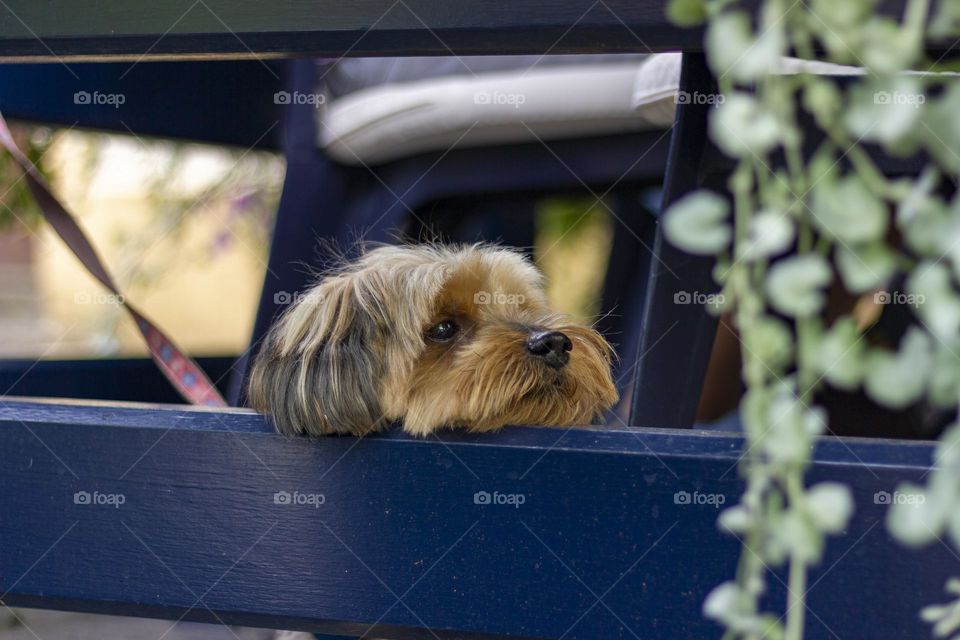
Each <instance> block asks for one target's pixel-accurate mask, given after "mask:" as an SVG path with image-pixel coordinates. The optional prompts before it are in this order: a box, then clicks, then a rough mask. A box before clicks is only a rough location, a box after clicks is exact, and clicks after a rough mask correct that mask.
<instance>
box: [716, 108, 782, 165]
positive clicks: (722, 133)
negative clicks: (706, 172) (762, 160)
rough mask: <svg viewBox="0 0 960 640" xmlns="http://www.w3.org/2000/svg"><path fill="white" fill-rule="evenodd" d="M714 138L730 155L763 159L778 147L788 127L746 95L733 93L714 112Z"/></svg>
mask: <svg viewBox="0 0 960 640" xmlns="http://www.w3.org/2000/svg"><path fill="white" fill-rule="evenodd" d="M709 130H710V138H711V139H712V140H713V141H714V142H716V143H717V146H718V147H720V149H721V150H722V151H723V152H724V153H726V154H727V155H729V156H732V157H735V158H745V157H750V156H754V155H755V156H762V155H764V154H766V153H767V152H768V151H770V150H772V149H773V148H774V147H776V146H777V145H778V144H779V143H780V141H781V139H782V135H783V130H784V127H783V126H782V125H781V123H780V122H779V121H778V120H777V118H776V117H775V116H774V115H773V114H772V113H771V112H770V111H768V110H767V109H766V108H765V107H763V105H761V104H760V103H759V102H758V101H757V100H756V99H755V98H754V97H753V96H751V95H749V94H746V93H731V94H730V95H727V96H725V100H724V101H723V103H722V104H720V105H719V106H718V107H717V109H716V111H714V112H713V114H712V116H711V118H710V124H709Z"/></svg>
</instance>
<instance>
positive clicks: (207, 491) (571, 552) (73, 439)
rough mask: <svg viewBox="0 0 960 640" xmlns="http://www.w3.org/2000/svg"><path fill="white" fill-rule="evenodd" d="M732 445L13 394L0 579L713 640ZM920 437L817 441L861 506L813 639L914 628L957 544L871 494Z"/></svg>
mask: <svg viewBox="0 0 960 640" xmlns="http://www.w3.org/2000/svg"><path fill="white" fill-rule="evenodd" d="M741 446H742V440H741V438H740V437H739V436H737V435H735V434H711V433H706V432H698V431H687V430H658V429H574V430H569V431H565V430H558V429H537V428H515V429H507V430H504V431H503V432H501V433H500V434H496V435H492V436H471V435H467V434H459V433H450V434H444V435H443V436H442V437H441V438H438V439H431V440H414V439H411V438H409V437H407V436H405V435H403V434H402V433H399V432H397V431H391V432H388V433H385V434H382V435H378V436H374V437H369V438H366V439H362V440H357V439H353V438H345V437H331V438H327V439H322V440H315V441H310V440H307V439H285V438H282V437H280V436H278V435H275V434H273V433H271V432H270V429H269V427H268V426H267V425H266V424H265V423H264V421H263V420H262V419H261V418H260V416H258V415H256V414H253V413H251V412H248V411H245V410H232V411H209V410H195V409H188V408H185V407H173V406H166V407H163V408H152V407H148V406H110V407H103V406H98V405H89V404H82V403H81V404H67V403H63V402H48V403H41V402H28V401H23V400H15V399H10V398H7V399H4V400H3V401H2V402H0V486H2V487H3V491H2V492H0V540H2V544H0V593H4V594H5V595H4V596H3V601H4V602H5V603H6V604H8V605H22V606H43V607H52V608H63V609H76V610H83V611H98V612H106V613H116V614H127V615H141V616H156V617H164V618H173V619H177V618H180V617H181V616H183V617H184V618H186V619H192V620H200V621H217V619H219V620H223V621H225V622H229V623H238V624H249V625H258V626H266V627H280V628H300V629H309V630H315V631H320V632H324V633H331V634H340V635H350V634H353V635H355V636H356V635H361V634H362V633H363V632H364V631H366V630H367V629H368V628H369V627H370V626H371V625H374V623H375V626H376V628H375V629H374V630H373V632H372V635H373V637H377V635H376V634H377V633H382V634H384V635H389V636H390V637H397V638H400V639H401V640H402V639H405V638H409V639H413V638H428V637H433V633H436V634H437V636H438V637H440V638H492V637H513V638H559V637H566V638H603V639H604V640H607V639H617V638H638V637H639V638H645V639H646V638H671V639H673V638H701V637H713V636H716V635H717V634H718V630H717V628H715V627H714V626H713V625H712V624H710V623H709V622H706V621H704V620H703V619H702V617H701V614H700V605H701V602H702V600H703V598H704V596H705V595H706V593H707V592H708V591H709V590H710V589H711V588H712V587H713V586H714V585H716V584H717V583H719V582H720V581H722V580H725V579H727V578H729V577H730V576H731V575H732V574H733V570H734V562H735V558H736V551H737V545H736V542H735V541H733V540H731V539H729V538H727V537H725V536H723V535H721V534H720V533H718V532H717V530H716V527H715V524H714V522H715V518H716V515H717V512H718V511H717V509H716V508H714V506H713V505H712V504H711V503H716V502H719V501H720V500H724V501H726V502H727V503H729V502H731V501H733V500H734V499H735V497H736V496H737V494H738V491H739V489H740V483H739V481H738V479H737V473H736V469H735V463H736V460H737V456H738V455H739V451H740V448H741ZM931 450H932V445H931V444H929V443H902V442H894V441H882V440H880V441H867V440H856V439H848V440H839V439H832V440H822V441H820V442H819V443H818V445H817V449H816V456H815V459H816V462H815V463H814V465H813V468H812V471H811V477H812V479H813V480H824V479H834V480H839V481H843V482H849V483H851V484H852V485H853V487H854V493H855V496H856V499H857V513H856V515H855V517H854V520H853V521H852V523H851V525H850V527H849V529H848V530H847V531H846V532H845V533H844V534H843V535H842V536H839V537H837V538H834V539H832V541H831V544H830V547H829V551H828V554H827V557H826V558H825V560H824V563H823V565H822V566H821V567H820V568H819V569H818V570H815V571H814V572H813V574H812V576H811V581H810V584H811V585H815V586H813V590H812V591H811V593H810V595H809V601H810V607H811V609H812V610H813V611H814V612H815V613H816V616H810V630H809V634H808V637H809V638H828V637H831V638H832V637H834V636H833V634H836V635H837V636H839V637H844V638H845V637H865V635H869V637H871V638H890V639H893V638H896V639H898V640H899V639H902V638H915V637H924V634H925V633H926V630H925V629H924V628H923V625H922V623H921V622H920V621H919V620H918V618H917V616H916V612H917V610H918V609H919V608H920V607H921V605H923V604H924V603H928V602H931V601H934V600H936V599H938V598H940V597H941V595H940V594H941V587H942V584H943V580H944V579H945V578H946V576H947V575H948V574H950V573H952V572H954V571H955V566H956V565H955V563H956V560H955V559H954V558H953V556H952V555H950V552H949V551H948V550H947V549H946V548H944V547H939V548H931V549H929V550H926V551H924V552H923V553H912V552H906V551H904V550H903V549H901V548H900V547H898V546H897V545H896V544H894V543H893V542H892V541H891V539H890V538H889V536H888V535H887V534H886V533H885V531H884V528H883V524H882V518H883V515H884V513H883V512H884V509H885V507H884V506H883V505H878V504H875V502H874V500H873V497H874V493H875V492H877V491H892V490H893V488H894V486H895V485H896V484H897V482H899V481H901V480H904V479H917V478H919V476H920V475H921V474H922V473H923V472H924V471H925V469H926V467H927V465H928V463H929V460H930V456H931ZM83 492H86V493H83ZM678 492H686V493H685V494H684V493H680V494H679V495H677V493H678ZM687 495H688V496H689V498H690V499H689V500H686V499H685V496H687ZM321 496H322V497H321ZM488 496H489V497H488ZM721 496H722V498H721ZM91 503H92V504H91ZM291 503H292V504H291ZM779 602H782V599H780V600H778V601H776V602H773V603H772V604H774V605H776V604H778V603H779ZM850 611H857V615H856V616H851V615H850V614H849V612H850ZM424 627H430V628H432V629H433V630H434V631H433V632H427V631H424V630H423V628H424ZM868 632H869V633H868Z"/></svg>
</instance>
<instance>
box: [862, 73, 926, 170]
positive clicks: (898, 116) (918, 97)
mask: <svg viewBox="0 0 960 640" xmlns="http://www.w3.org/2000/svg"><path fill="white" fill-rule="evenodd" d="M925 102H926V95H925V94H924V91H923V85H922V84H921V83H920V80H919V79H918V78H917V76H909V75H902V74H901V75H896V76H893V77H892V78H889V79H887V78H884V79H882V80H876V81H873V82H860V83H857V84H856V85H855V86H854V88H853V89H851V91H850V102H849V105H850V107H849V108H848V109H847V112H846V117H845V118H844V121H845V123H846V126H847V129H848V130H849V131H850V133H851V134H852V135H853V136H854V138H855V139H858V140H868V141H875V142H880V143H882V144H883V145H884V148H885V149H886V150H887V152H889V153H891V154H894V155H898V156H904V155H910V154H911V153H913V152H914V151H915V150H916V147H917V145H916V144H915V143H913V141H914V138H915V134H916V130H917V127H919V126H920V125H919V122H920V116H921V113H922V108H923V105H924V103H925ZM917 142H919V140H917Z"/></svg>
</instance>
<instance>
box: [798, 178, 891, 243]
mask: <svg viewBox="0 0 960 640" xmlns="http://www.w3.org/2000/svg"><path fill="white" fill-rule="evenodd" d="M810 209H811V213H812V215H813V221H814V224H816V226H817V227H818V228H819V229H820V230H821V231H822V232H823V233H825V234H826V235H828V236H831V237H834V238H837V239H838V240H839V241H840V242H844V243H847V244H866V243H870V242H875V241H878V240H880V239H882V238H883V237H884V234H885V233H886V231H887V218H888V215H887V208H886V205H885V204H884V203H883V202H882V201H881V200H880V199H879V198H877V197H876V196H875V195H874V193H873V191H871V190H870V188H869V187H867V185H866V184H865V183H864V182H863V180H862V179H861V178H860V177H859V176H857V175H855V174H854V175H847V176H844V177H843V178H840V179H838V180H836V181H834V180H822V181H820V182H819V183H817V185H816V186H815V187H814V189H813V198H812V203H811V207H810Z"/></svg>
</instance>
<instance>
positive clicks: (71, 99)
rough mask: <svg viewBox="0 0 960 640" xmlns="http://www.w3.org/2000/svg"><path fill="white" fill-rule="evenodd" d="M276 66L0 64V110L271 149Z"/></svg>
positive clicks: (275, 136) (275, 142)
mask: <svg viewBox="0 0 960 640" xmlns="http://www.w3.org/2000/svg"><path fill="white" fill-rule="evenodd" d="M0 12H2V9H0ZM281 68H282V64H281V63H278V62H269V63H266V62H259V61H256V60H244V61H231V62H176V63H173V62H143V63H140V64H138V65H135V66H133V65H131V64H129V63H109V64H88V63H77V64H71V65H69V66H66V65H61V64H9V65H0V111H2V112H3V114H4V116H5V117H6V118H7V119H10V120H13V119H22V120H31V121H34V122H41V123H50V124H60V125H64V126H67V127H73V126H76V127H81V128H82V127H88V128H94V129H106V130H110V131H117V132H120V133H123V134H127V133H130V132H135V133H136V134H137V135H142V136H160V137H167V138H182V139H187V140H197V141H203V142H211V143H215V144H229V145H237V146H241V147H243V148H245V149H246V148H249V147H254V146H256V147H259V148H267V149H275V148H277V147H278V146H279V138H280V136H279V134H280V127H279V126H278V124H279V119H280V107H279V105H277V104H276V103H275V102H274V93H275V92H276V91H278V90H279V89H280V88H281V82H280V74H281ZM196 87H203V90H202V91H197V90H194V89H193V88H196ZM185 88H190V89H189V90H185ZM84 94H86V96H85V95H84ZM98 96H103V97H102V98H100V97H98ZM86 97H89V99H88V100H86V101H84V100H85V98H86ZM108 98H109V101H108Z"/></svg>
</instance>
